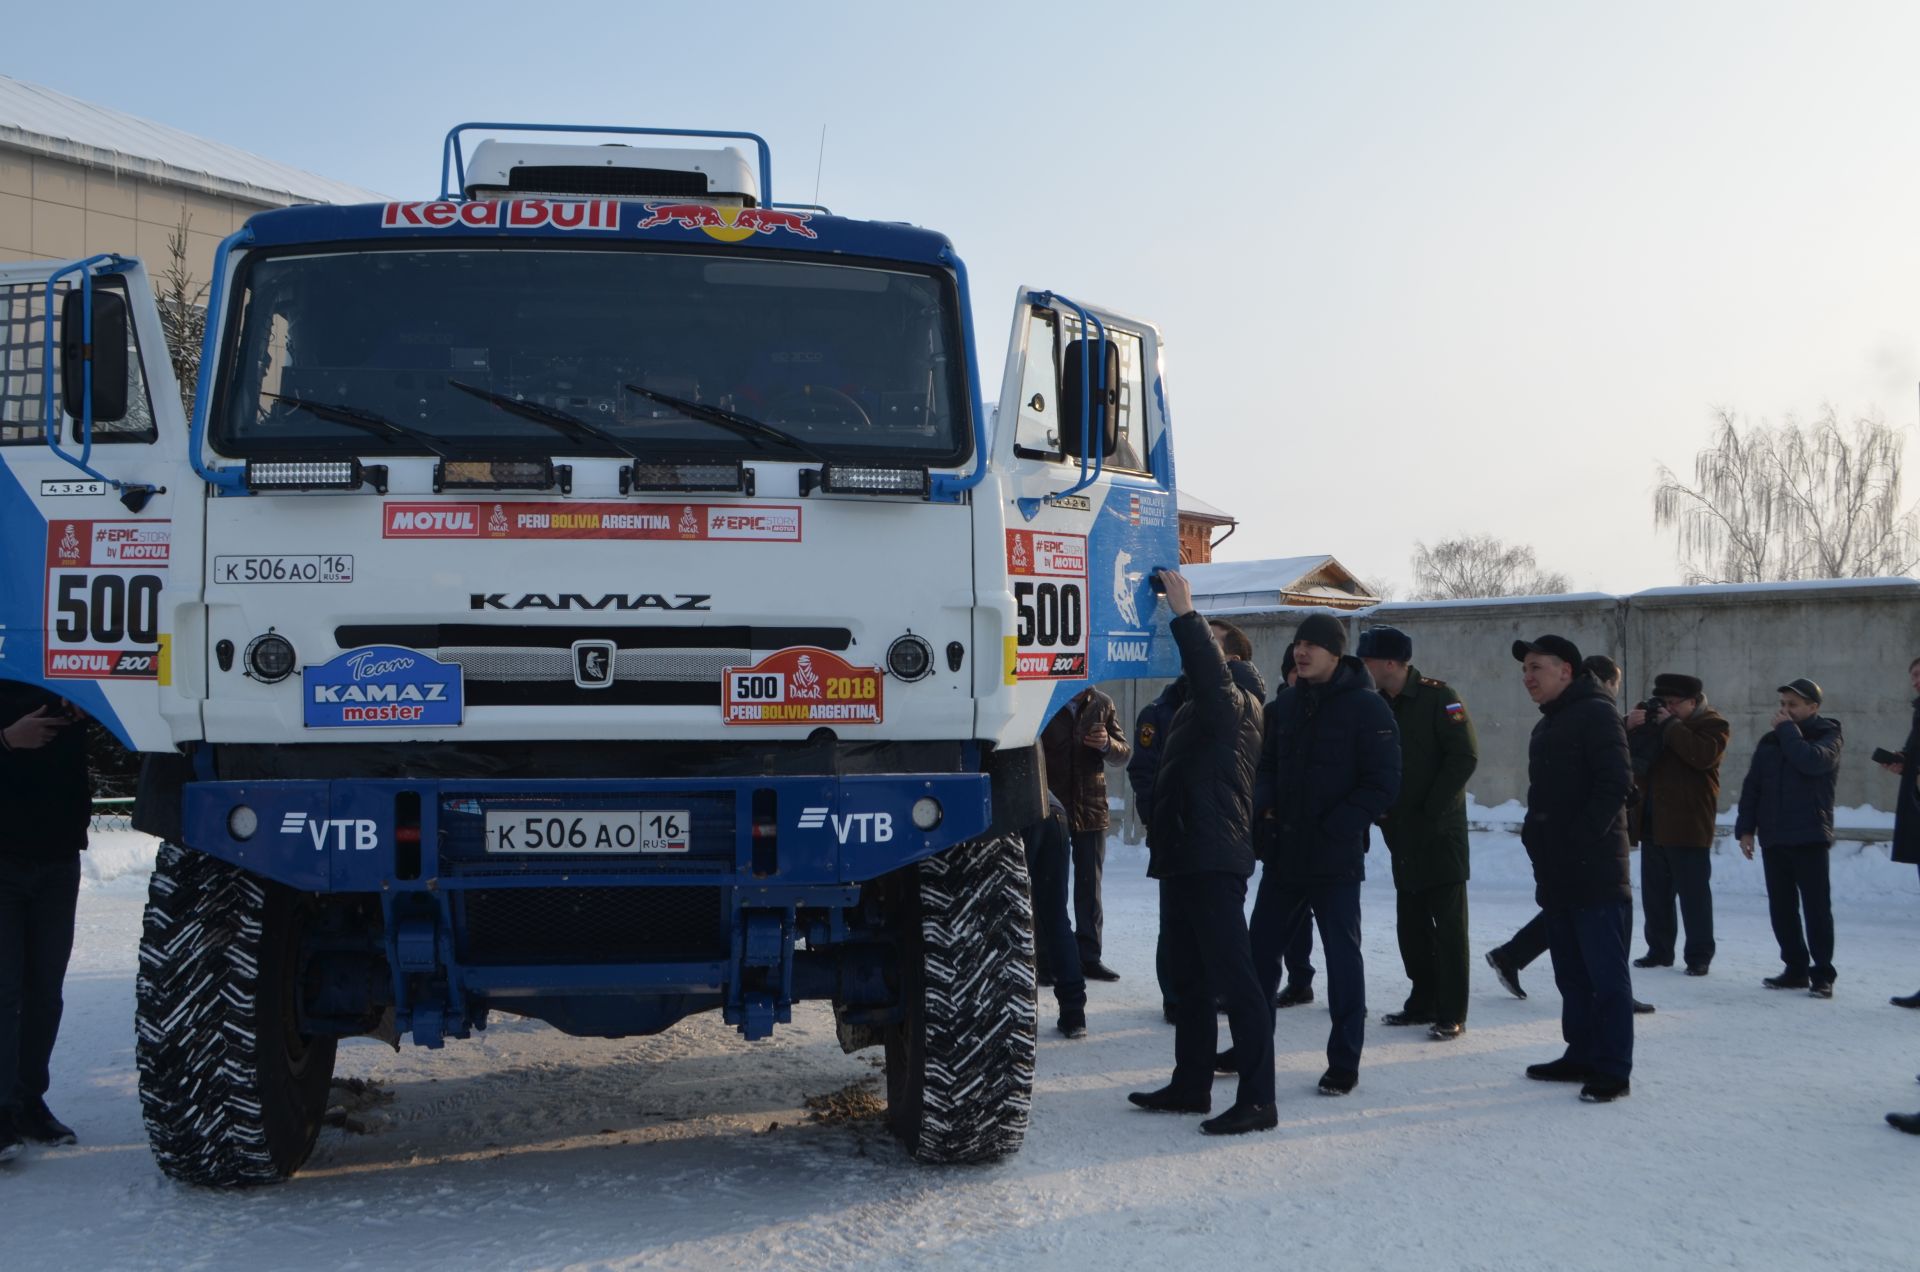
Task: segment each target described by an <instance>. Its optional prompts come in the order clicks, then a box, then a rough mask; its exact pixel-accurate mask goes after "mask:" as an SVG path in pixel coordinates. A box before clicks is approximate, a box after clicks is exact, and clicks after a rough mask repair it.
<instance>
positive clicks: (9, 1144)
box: [0, 1110, 1893, 1162]
mask: <svg viewBox="0 0 1920 1272" xmlns="http://www.w3.org/2000/svg"><path fill="white" fill-rule="evenodd" d="M1887 1116H1888V1117H1892V1116H1893V1114H1891V1113H1889V1114H1887ZM26 1151H27V1142H26V1141H25V1140H23V1139H21V1138H20V1132H19V1131H17V1130H15V1129H14V1127H13V1117H12V1116H11V1115H10V1114H8V1113H7V1112H5V1111H4V1110H0V1162H10V1161H12V1160H13V1159H14V1158H16V1157H18V1156H20V1154H22V1153H24V1152H26Z"/></svg>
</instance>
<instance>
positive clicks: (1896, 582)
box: [1633, 578, 1920, 598]
mask: <svg viewBox="0 0 1920 1272" xmlns="http://www.w3.org/2000/svg"><path fill="white" fill-rule="evenodd" d="M1915 586H1920V580H1915V579H1909V578H1885V579H1795V580H1793V581H1791V582H1784V583H1696V584H1693V585H1691V586H1689V587H1650V588H1648V589H1647V590H1646V591H1644V592H1635V593H1633V595H1634V597H1635V598H1640V597H1663V596H1750V595H1755V594H1766V593H1772V592H1844V591H1853V590H1856V589H1860V588H1903V587H1915Z"/></svg>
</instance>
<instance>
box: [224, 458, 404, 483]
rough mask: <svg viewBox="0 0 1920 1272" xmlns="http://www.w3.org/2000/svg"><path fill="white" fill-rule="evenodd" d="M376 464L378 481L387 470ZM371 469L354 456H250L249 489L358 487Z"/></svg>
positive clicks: (247, 476) (368, 475) (384, 479)
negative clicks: (288, 457) (284, 457)
mask: <svg viewBox="0 0 1920 1272" xmlns="http://www.w3.org/2000/svg"><path fill="white" fill-rule="evenodd" d="M376 467H379V474H378V475H379V478H380V481H379V483H378V484H381V485H384V484H385V482H386V476H387V470H386V468H385V467H384V466H378V465H376ZM372 475H373V473H372V471H371V470H369V469H367V468H363V467H361V464H360V461H359V460H357V459H250V460H248V461H247V475H246V481H247V489H248V490H358V489H359V488H360V487H361V486H362V485H363V484H365V483H366V481H367V479H368V477H370V476H372Z"/></svg>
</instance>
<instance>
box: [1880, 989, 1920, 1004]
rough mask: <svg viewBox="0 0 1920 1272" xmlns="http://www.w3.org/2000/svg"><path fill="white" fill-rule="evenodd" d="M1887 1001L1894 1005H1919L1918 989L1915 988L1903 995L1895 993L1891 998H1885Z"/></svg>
mask: <svg viewBox="0 0 1920 1272" xmlns="http://www.w3.org/2000/svg"><path fill="white" fill-rule="evenodd" d="M1887 1001H1888V1002H1890V1003H1892V1004H1893V1005H1894V1006H1895V1007H1920V990H1915V991H1914V992H1913V993H1911V994H1908V995H1906V996H1905V997H1902V996H1900V995H1898V994H1895V995H1894V996H1893V997H1892V998H1889V999H1887Z"/></svg>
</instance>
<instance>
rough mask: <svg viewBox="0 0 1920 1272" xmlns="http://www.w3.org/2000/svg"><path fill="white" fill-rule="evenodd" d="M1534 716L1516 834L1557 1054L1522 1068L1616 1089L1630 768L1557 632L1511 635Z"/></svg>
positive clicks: (1623, 1059)
mask: <svg viewBox="0 0 1920 1272" xmlns="http://www.w3.org/2000/svg"><path fill="white" fill-rule="evenodd" d="M1513 656H1514V657H1515V658H1516V659H1518V660H1519V662H1520V668H1521V672H1520V679H1521V683H1522V684H1523V685H1525V687H1526V690H1527V696H1528V697H1530V698H1532V699H1533V700H1534V702H1535V703H1537V704H1538V705H1539V707H1540V717H1541V718H1540V722H1539V723H1538V724H1536V725H1534V726H1533V735H1532V736H1531V737H1530V738H1529V739H1528V740H1527V817H1526V821H1525V822H1524V823H1522V825H1521V828H1520V840H1521V842H1522V843H1523V844H1525V845H1526V849H1527V856H1528V858H1529V859H1530V860H1531V861H1532V862H1533V879H1534V895H1535V898H1536V900H1538V901H1539V903H1540V908H1541V909H1543V910H1545V911H1546V912H1547V940H1548V948H1549V950H1550V952H1551V954H1552V956H1553V980H1554V984H1555V985H1557V986H1558V987H1559V989H1560V1034H1561V1037H1563V1038H1564V1039H1565V1040H1566V1044H1567V1050H1566V1053H1565V1054H1564V1055H1562V1056H1561V1057H1560V1058H1559V1059H1557V1060H1551V1061H1548V1062H1547V1063H1545V1064H1534V1065H1528V1066H1527V1076H1528V1077H1530V1078H1536V1079H1538V1080H1540V1081H1542V1082H1579V1083H1582V1084H1583V1085H1582V1087H1581V1088H1580V1098H1581V1099H1583V1100H1587V1101H1590V1102H1593V1103H1606V1102H1608V1101H1611V1100H1616V1099H1618V1098H1619V1097H1621V1096H1623V1095H1626V1094H1627V1093H1628V1091H1629V1090H1630V1089H1631V1088H1630V1085H1629V1079H1630V1078H1631V1075H1632V1073H1633V973H1632V971H1631V970H1630V969H1629V967H1628V965H1627V951H1628V936H1627V933H1628V931H1629V928H1630V926H1631V924H1632V921H1633V884H1632V883H1631V882H1630V876H1629V874H1628V870H1627V824H1626V823H1627V817H1626V807H1627V795H1628V793H1629V792H1630V791H1631V790H1632V789H1633V766H1632V763H1631V762H1630V761H1629V760H1628V758H1627V735H1626V731H1625V730H1624V729H1623V728H1622V727H1621V724H1620V716H1619V715H1618V713H1617V712H1616V711H1615V708H1614V704H1613V698H1612V696H1611V695H1610V694H1608V693H1607V691H1606V689H1605V688H1603V687H1602V686H1601V684H1600V682H1599V681H1598V680H1596V679H1595V678H1594V677H1593V676H1592V675H1591V674H1588V673H1586V672H1585V671H1583V670H1582V669H1581V659H1580V649H1579V646H1577V645H1575V644H1574V643H1573V642H1572V641H1570V640H1568V639H1567V638H1566V637H1564V636H1541V637H1539V638H1537V639H1535V640H1531V641H1522V640H1516V641H1515V642H1513Z"/></svg>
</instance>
